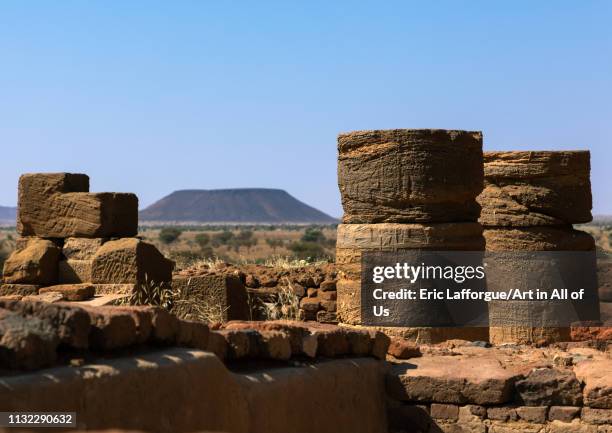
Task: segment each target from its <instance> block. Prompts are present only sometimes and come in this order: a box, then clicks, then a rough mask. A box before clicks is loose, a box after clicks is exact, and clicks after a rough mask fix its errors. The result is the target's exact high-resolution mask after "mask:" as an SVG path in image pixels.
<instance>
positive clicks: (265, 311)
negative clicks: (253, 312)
mask: <svg viewBox="0 0 612 433" xmlns="http://www.w3.org/2000/svg"><path fill="white" fill-rule="evenodd" d="M259 311H260V312H261V315H262V318H263V319H264V320H299V318H300V316H299V311H300V298H299V297H298V296H297V295H296V294H295V293H294V292H293V290H292V289H291V286H289V287H283V288H281V290H280V291H279V292H278V294H277V296H276V301H275V302H270V303H269V302H265V303H264V302H262V303H261V305H260V306H259Z"/></svg>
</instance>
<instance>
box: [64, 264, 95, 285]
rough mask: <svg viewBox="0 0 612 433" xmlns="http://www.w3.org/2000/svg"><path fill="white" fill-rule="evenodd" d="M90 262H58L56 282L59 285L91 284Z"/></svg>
mask: <svg viewBox="0 0 612 433" xmlns="http://www.w3.org/2000/svg"><path fill="white" fill-rule="evenodd" d="M92 265H93V261H92V260H75V259H68V260H60V262H59V265H58V276H57V281H58V283H60V284H77V283H87V282H91V268H92Z"/></svg>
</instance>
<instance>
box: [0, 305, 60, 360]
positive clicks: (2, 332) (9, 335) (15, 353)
mask: <svg viewBox="0 0 612 433" xmlns="http://www.w3.org/2000/svg"><path fill="white" fill-rule="evenodd" d="M58 343H59V340H58V338H57V336H56V333H55V332H54V329H53V326H52V324H51V323H49V321H47V320H45V319H42V318H38V317H30V316H24V315H22V314H19V313H16V312H13V311H9V310H4V309H0V368H10V369H27V370H31V369H36V368H41V367H44V366H47V365H50V364H51V363H53V362H54V361H55V359H56V357H57V354H56V348H57V345H58Z"/></svg>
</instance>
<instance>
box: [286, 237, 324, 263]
mask: <svg viewBox="0 0 612 433" xmlns="http://www.w3.org/2000/svg"><path fill="white" fill-rule="evenodd" d="M289 249H290V250H291V252H292V253H293V255H294V256H295V257H297V258H298V259H307V260H313V259H317V258H321V257H324V256H325V250H324V249H323V247H322V246H321V245H320V244H318V243H316V242H303V241H302V242H294V243H292V244H291V245H290V246H289Z"/></svg>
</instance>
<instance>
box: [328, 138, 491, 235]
mask: <svg viewBox="0 0 612 433" xmlns="http://www.w3.org/2000/svg"><path fill="white" fill-rule="evenodd" d="M338 153H339V156H338V185H339V188H340V194H341V197H342V206H343V208H344V217H343V222H344V223H349V224H357V223H383V222H401V223H404V222H422V221H425V222H447V221H475V220H476V219H477V218H478V215H479V213H480V209H479V206H478V204H477V203H476V200H475V198H476V196H477V195H478V194H479V193H480V192H481V191H482V187H483V165H482V133H480V132H473V131H446V130H439V129H438V130H427V129H422V130H410V129H393V130H376V131H354V132H349V133H346V134H340V135H339V136H338ZM450 161H452V167H453V169H452V170H451V169H449V167H450V165H449V164H451V162H450Z"/></svg>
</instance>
